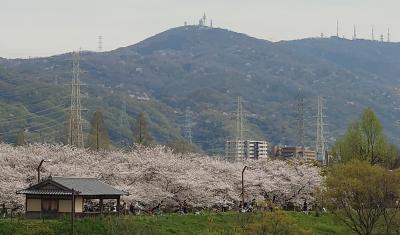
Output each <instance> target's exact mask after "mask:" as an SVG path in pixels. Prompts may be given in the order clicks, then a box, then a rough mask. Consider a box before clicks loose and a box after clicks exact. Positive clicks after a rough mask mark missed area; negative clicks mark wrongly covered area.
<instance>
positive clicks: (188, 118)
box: [184, 107, 193, 144]
mask: <svg viewBox="0 0 400 235" xmlns="http://www.w3.org/2000/svg"><path fill="white" fill-rule="evenodd" d="M184 136H185V138H186V140H187V142H188V143H190V144H192V143H193V142H192V111H190V107H186V110H185V129H184Z"/></svg>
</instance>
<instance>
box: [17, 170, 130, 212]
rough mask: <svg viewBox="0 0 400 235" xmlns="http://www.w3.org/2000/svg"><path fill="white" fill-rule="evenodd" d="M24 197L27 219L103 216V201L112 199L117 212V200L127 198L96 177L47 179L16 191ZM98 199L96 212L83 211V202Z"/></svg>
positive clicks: (118, 204)
mask: <svg viewBox="0 0 400 235" xmlns="http://www.w3.org/2000/svg"><path fill="white" fill-rule="evenodd" d="M17 194H25V196H26V199H25V215H26V217H27V218H57V217H63V216H66V215H70V214H71V213H74V215H75V216H77V217H83V216H85V215H89V214H90V215H93V214H103V213H104V204H103V200H108V199H113V200H116V211H115V212H107V213H117V214H119V213H120V208H121V207H120V198H121V196H124V195H128V193H127V192H124V191H121V190H118V189H116V188H113V187H111V186H110V185H108V184H105V183H103V182H101V181H99V180H98V179H96V178H82V177H51V176H50V177H49V178H48V179H47V180H44V181H42V182H40V183H38V184H35V185H32V186H30V187H29V188H27V189H23V190H19V191H17ZM88 199H89V200H93V199H98V200H99V205H98V207H99V210H98V211H96V212H93V211H92V212H88V211H85V210H84V202H85V200H88Z"/></svg>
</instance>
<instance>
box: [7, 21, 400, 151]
mask: <svg viewBox="0 0 400 235" xmlns="http://www.w3.org/2000/svg"><path fill="white" fill-rule="evenodd" d="M81 57H82V59H81V69H82V70H83V73H82V80H83V82H84V83H85V84H86V86H84V87H83V89H82V90H83V92H82V93H83V104H84V106H85V108H87V110H88V111H85V112H84V114H83V115H84V117H85V120H90V119H91V117H92V114H93V113H94V112H95V111H96V110H97V109H101V110H102V112H103V115H104V119H105V125H106V126H107V127H108V130H109V131H108V132H109V135H110V137H111V141H112V142H113V144H114V145H125V144H127V143H129V142H131V141H132V133H131V127H132V125H133V124H132V123H133V122H134V119H135V118H136V117H137V115H138V114H139V113H140V112H144V113H146V117H147V118H148V120H149V123H148V126H149V127H150V128H151V134H152V136H153V137H154V139H155V140H156V141H157V142H160V143H167V142H170V141H173V140H176V139H181V138H182V135H183V126H184V123H185V122H184V120H185V109H186V108H187V107H190V109H191V111H192V121H193V123H192V129H193V140H194V143H195V144H197V145H198V146H200V147H201V148H202V149H203V150H205V151H207V152H209V153H213V152H222V151H223V146H224V141H225V140H226V139H227V138H230V137H232V136H234V129H235V110H236V97H237V96H242V97H243V99H244V104H243V105H244V109H245V113H246V123H245V125H246V131H245V135H247V136H249V137H254V138H260V139H261V138H262V139H267V140H269V141H271V142H272V143H274V144H278V143H282V144H295V142H296V137H295V128H296V110H297V107H296V97H297V96H298V93H299V90H301V92H302V94H303V96H304V97H305V99H304V100H305V116H306V130H307V131H306V142H307V143H308V144H309V145H312V146H313V145H314V139H315V138H314V133H315V125H314V122H315V119H316V118H314V116H315V114H316V108H315V107H316V96H318V95H323V96H324V97H325V98H326V104H325V105H326V107H327V109H326V114H327V116H328V118H327V121H328V123H329V126H328V127H329V128H328V129H329V132H328V136H329V137H330V141H331V142H332V141H333V140H334V139H335V138H337V137H338V136H339V135H341V134H343V132H344V130H345V129H346V127H347V125H348V123H349V122H350V121H351V120H353V119H355V118H356V116H357V115H358V113H360V111H361V110H362V109H363V108H364V107H366V106H370V107H372V108H373V109H374V110H375V111H376V113H377V115H378V117H379V118H380V120H382V123H383V126H384V128H385V129H386V130H387V133H388V135H389V137H390V138H391V139H392V141H393V142H396V141H398V139H397V138H396V136H398V134H399V130H398V128H397V127H396V120H397V119H398V118H397V116H398V110H397V109H396V108H397V106H398V103H399V96H398V94H397V93H398V88H397V87H398V86H397V83H398V79H397V76H398V75H399V74H400V44H398V43H386V42H385V43H383V42H378V41H367V40H355V41H350V40H346V39H341V38H336V37H332V38H310V39H303V40H296V41H282V42H277V43H273V42H269V41H265V40H259V39H256V38H252V37H249V36H247V35H244V34H239V33H236V32H232V31H229V30H224V29H218V28H208V27H197V26H187V27H178V28H173V29H170V30H168V31H165V32H162V33H160V34H158V35H155V36H153V37H151V38H148V39H146V40H144V41H142V42H140V43H138V44H135V45H132V46H128V47H124V48H119V49H116V50H113V51H109V52H89V51H83V52H82V53H81ZM71 59H72V56H71V54H63V55H56V56H52V57H48V58H34V59H2V60H0V132H1V133H2V136H3V138H4V139H5V140H6V141H8V142H13V141H14V140H15V135H16V133H17V131H19V130H20V129H21V128H26V129H27V131H28V132H27V134H26V135H27V137H28V140H29V141H46V142H61V141H62V139H63V131H64V124H63V121H64V120H65V111H66V110H65V109H66V108H68V103H69V87H68V86H66V84H68V83H70V79H71V70H72V68H71V67H72V62H71ZM125 107H126V112H125ZM88 129H89V125H87V127H86V131H87V132H88Z"/></svg>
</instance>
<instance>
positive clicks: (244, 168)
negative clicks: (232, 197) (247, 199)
mask: <svg viewBox="0 0 400 235" xmlns="http://www.w3.org/2000/svg"><path fill="white" fill-rule="evenodd" d="M246 168H247V166H244V167H243V170H242V211H244V171H245V170H246Z"/></svg>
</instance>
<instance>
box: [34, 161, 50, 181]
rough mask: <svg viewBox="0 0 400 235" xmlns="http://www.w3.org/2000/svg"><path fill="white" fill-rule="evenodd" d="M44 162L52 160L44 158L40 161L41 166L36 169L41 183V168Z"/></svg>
mask: <svg viewBox="0 0 400 235" xmlns="http://www.w3.org/2000/svg"><path fill="white" fill-rule="evenodd" d="M43 162H50V160H45V159H42V160H41V161H40V163H39V166H38V167H37V168H36V170H37V176H38V179H37V181H38V183H40V168H42V165H43Z"/></svg>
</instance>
